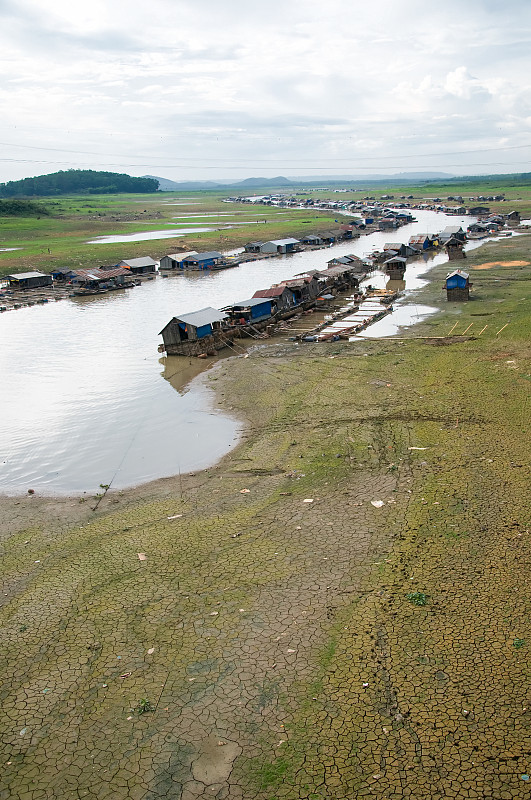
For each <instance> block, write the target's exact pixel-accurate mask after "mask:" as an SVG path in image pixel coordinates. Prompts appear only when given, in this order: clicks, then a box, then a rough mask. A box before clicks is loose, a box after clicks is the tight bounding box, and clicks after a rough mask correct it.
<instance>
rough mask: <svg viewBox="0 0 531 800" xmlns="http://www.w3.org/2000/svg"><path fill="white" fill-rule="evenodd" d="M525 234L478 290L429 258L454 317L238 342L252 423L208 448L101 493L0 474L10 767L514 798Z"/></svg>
mask: <svg viewBox="0 0 531 800" xmlns="http://www.w3.org/2000/svg"><path fill="white" fill-rule="evenodd" d="M528 248H529V238H528V239H527V241H523V240H522V239H521V238H519V239H518V240H517V241H507V242H503V243H499V242H497V243H491V244H489V245H488V249H487V251H485V250H484V249H483V248H481V257H480V256H479V253H478V251H473V253H471V254H470V256H469V258H468V260H467V261H466V262H465V267H466V269H467V271H468V270H469V269H470V271H471V272H472V274H473V276H474V283H475V286H474V290H475V294H476V299H474V300H473V301H470V302H468V303H461V304H458V303H447V302H446V300H445V299H443V296H442V295H443V293H442V291H441V290H440V289H439V288H438V284H439V282H438V279H437V276H438V273H439V271H441V272H442V271H443V270H445V269H446V264H444V265H440V266H438V267H436V270H437V272H436V273H435V274H433V279H432V281H431V282H430V284H429V285H428V287H425V288H424V289H423V290H421V291H420V292H419V293H418V295H416V296H418V297H422V299H423V302H424V301H426V302H429V303H430V304H432V303H433V302H436V303H437V304H438V306H439V307H441V308H443V309H444V311H443V313H440V314H436V315H434V317H433V318H430V319H428V320H424V321H423V322H420V323H419V325H420V328H418V327H416V330H418V331H419V332H420V333H425V334H428V335H429V336H430V337H434V339H435V336H441V337H443V339H441V340H439V342H438V343H436V342H435V341H434V340H432V341H423V340H419V339H417V338H416V337H407V336H406V337H400V338H399V339H393V338H389V339H385V340H379V339H376V340H370V339H364V340H361V341H356V342H335V343H330V344H319V345H314V344H308V345H304V346H302V345H295V344H294V343H289V344H280V343H279V344H268V345H264V346H262V347H260V348H257V349H256V350H255V351H253V353H251V354H250V355H249V358H245V359H243V358H240V359H232V358H230V359H224V360H222V361H221V362H220V363H219V364H218V365H217V369H218V370H219V375H216V378H217V380H216V382H215V384H216V393H217V395H218V402H220V403H222V405H221V406H220V407H221V408H222V407H224V404H229V403H231V404H232V405H233V407H234V408H233V411H235V412H236V413H237V415H238V418H239V419H242V420H243V419H245V420H246V422H245V430H244V433H243V435H242V440H241V442H240V444H238V446H237V448H236V449H235V450H234V451H233V452H232V453H230V454H228V455H227V456H225V457H224V458H223V459H222V461H221V462H219V463H218V464H217V465H216V466H215V467H213V468H211V469H207V470H204V471H202V472H200V473H197V474H193V475H182V476H181V479H179V477H178V476H177V477H173V478H169V479H160V480H158V481H155V482H154V483H151V484H148V485H144V486H141V487H138V488H136V489H133V490H130V491H126V492H123V493H119V494H120V496H114V495H109V496H108V497H107V498H105V500H104V501H103V502H102V503H101V504H100V506H99V507H98V511H97V512H96V513H95V514H93V513H92V512H91V511H90V509H88V508H87V503H82V504H80V503H78V502H75V501H74V500H73V498H69V500H67V501H64V502H63V501H59V502H57V501H54V500H51V501H47V500H46V501H45V500H42V499H41V498H38V497H36V496H32V497H29V496H26V497H24V498H23V499H19V500H18V501H15V500H14V499H13V500H10V501H6V500H5V499H4V498H2V497H0V523H1V527H2V531H3V533H2V548H3V561H4V576H5V581H4V594H3V595H2V608H1V611H0V625H1V629H2V635H3V639H4V642H5V648H4V653H3V655H2V656H1V657H0V658H1V668H2V674H3V675H4V689H5V695H4V700H3V711H4V714H3V715H2V719H1V720H0V729H1V739H2V746H1V752H2V757H3V758H4V764H5V766H4V772H3V782H4V785H5V787H6V793H9V794H10V795H11V796H15V797H16V796H23V794H24V793H25V792H26V791H27V789H26V787H28V786H31V787H33V791H34V793H35V792H37V793H40V794H42V795H43V796H45V794H47V795H49V796H52V797H62V796H67V795H68V794H69V793H70V792H71V791H72V789H71V787H72V785H75V787H76V791H79V792H81V791H87V792H88V793H92V794H93V795H94V796H98V795H102V796H103V794H104V792H107V793H109V792H110V793H112V794H113V797H116V798H118V799H119V800H126V799H127V798H128V797H135V798H136V800H150V799H151V798H152V797H154V796H155V793H156V795H157V796H162V797H165V796H167V797H173V796H175V797H179V798H181V800H204V798H206V797H218V798H219V799H220V800H221V798H222V797H224V796H225V797H226V798H229V797H230V798H231V800H233V798H234V799H235V800H271V798H272V797H278V798H283V800H299V799H300V798H301V797H309V796H311V795H312V794H314V795H316V796H317V797H320V796H329V797H334V798H338V800H340V799H341V800H347V798H351V797H355V796H362V795H363V796H365V795H366V796H370V795H371V794H374V793H378V794H379V795H381V796H384V795H389V796H393V795H395V796H398V794H399V793H400V792H401V791H402V787H403V785H404V781H405V780H407V785H408V787H409V788H410V789H411V793H412V796H414V797H422V798H426V800H436V798H437V800H438V799H439V798H440V797H446V796H454V795H455V796H464V793H466V795H467V796H470V797H473V796H474V793H476V794H478V793H479V794H481V793H482V794H483V796H486V797H488V796H490V797H496V796H501V794H502V793H503V795H504V796H507V797H509V798H513V797H514V798H517V797H520V796H521V791H522V778H521V775H523V774H528V772H529V762H528V755H527V753H528V751H529V748H530V746H531V737H530V735H529V726H528V717H529V712H528V711H527V708H526V707H524V708H523V706H522V703H523V702H524V700H525V698H526V697H527V696H528V695H529V693H530V692H531V683H530V678H529V676H528V670H527V668H526V663H527V658H528V652H527V650H528V647H529V646H531V630H530V628H529V610H530V608H531V586H530V585H529V582H528V581H526V579H525V576H526V575H527V573H528V566H529V546H530V544H531V540H530V539H529V527H528V520H529V512H530V510H531V509H530V506H529V480H530V474H529V467H528V461H527V456H528V441H527V440H526V438H525V436H523V435H522V431H523V430H525V426H526V425H528V413H527V406H528V397H529V375H530V374H531V353H530V351H529V326H530V322H529V313H528V312H529V302H530V301H529V300H527V299H525V298H526V289H527V287H528V286H529V285H531V263H530V262H531V259H530V258H529V249H528ZM497 259H499V261H498V260H497ZM482 262H485V263H494V264H499V263H502V262H505V263H512V264H513V266H508V267H507V266H506V267H503V266H500V267H499V268H498V267H496V266H494V267H491V268H490V269H480V270H477V271H475V272H474V271H473V267H474V266H482ZM522 262H523V264H522ZM515 263H519V264H520V266H514V264H515ZM431 296H433V297H434V300H433V301H431V300H430V297H431ZM522 298H524V299H522ZM456 321H459V331H460V332H462V330H464V329H466V328H467V326H469V325H470V324H472V326H473V327H472V329H471V330H470V331H469V334H467V337H466V340H464V339H463V338H462V337H460V340H459V341H455V339H454V338H453V337H449V336H448V331H449V330H450V329H451V328H452V325H453V324H454V323H455V322H456ZM485 324H488V328H487V331H486V332H485V333H484V334H483V335H481V336H480V335H479V330H481V328H482V327H483V326H484V325H485ZM461 326H462V327H461ZM504 326H506V327H504ZM500 330H501V331H502V332H501V333H499V334H498V333H497V332H498V331H500ZM228 387H230V392H231V399H230V400H229V398H228V397H227V391H226V390H227V388H228ZM223 392H225V397H222V393H223ZM232 397H233V398H235V399H234V400H233V399H232ZM139 554H140V555H142V556H144V557H145V559H144V560H141V559H140V558H139ZM411 598H413V599H411ZM142 698H144V699H146V700H148V701H149V702H150V703H151V705H152V706H153V708H154V709H155V710H154V711H152V712H150V713H143V714H140V713H138V712H136V711H132V710H131V709H135V708H136V707H137V706H138V704H139V702H140V701H141V700H142ZM465 712H466V713H465ZM95 764H96V766H97V767H98V769H97V770H96V771H95V770H94V765H95ZM323 792H324V795H323Z"/></svg>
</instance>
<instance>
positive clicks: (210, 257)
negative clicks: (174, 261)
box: [181, 250, 223, 270]
mask: <svg viewBox="0 0 531 800" xmlns="http://www.w3.org/2000/svg"><path fill="white" fill-rule="evenodd" d="M222 263H223V256H222V254H221V253H218V251H217V250H208V251H207V252H205V253H194V254H193V255H188V256H186V258H183V260H182V262H181V264H182V269H193V270H195V269H198V270H200V269H216V268H217V267H219V265H220V264H222Z"/></svg>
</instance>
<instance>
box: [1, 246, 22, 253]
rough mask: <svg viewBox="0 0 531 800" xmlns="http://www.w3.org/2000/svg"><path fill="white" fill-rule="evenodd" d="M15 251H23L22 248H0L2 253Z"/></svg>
mask: <svg viewBox="0 0 531 800" xmlns="http://www.w3.org/2000/svg"><path fill="white" fill-rule="evenodd" d="M13 250H22V247H0V253H11V252H12V251H13Z"/></svg>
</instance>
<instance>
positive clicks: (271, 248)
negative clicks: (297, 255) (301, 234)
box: [260, 238, 300, 255]
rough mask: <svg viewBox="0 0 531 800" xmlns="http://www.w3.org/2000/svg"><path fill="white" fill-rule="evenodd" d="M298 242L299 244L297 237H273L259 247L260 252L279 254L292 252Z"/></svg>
mask: <svg viewBox="0 0 531 800" xmlns="http://www.w3.org/2000/svg"><path fill="white" fill-rule="evenodd" d="M298 244H300V242H299V240H298V239H292V238H290V239H273V240H272V241H270V242H264V243H263V244H262V245H261V247H260V252H261V253H278V254H280V255H284V254H285V253H294V252H295V248H296V246H297V245H298Z"/></svg>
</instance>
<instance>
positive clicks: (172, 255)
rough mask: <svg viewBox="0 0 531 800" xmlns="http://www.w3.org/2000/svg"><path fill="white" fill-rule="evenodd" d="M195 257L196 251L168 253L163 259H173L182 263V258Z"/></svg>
mask: <svg viewBox="0 0 531 800" xmlns="http://www.w3.org/2000/svg"><path fill="white" fill-rule="evenodd" d="M195 255H197V250H189V251H188V252H187V253H168V255H167V256H164V258H173V260H174V261H182V260H183V258H187V257H188V256H195Z"/></svg>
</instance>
